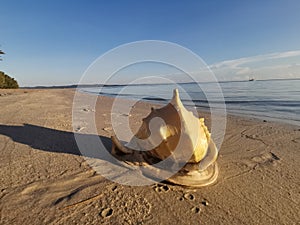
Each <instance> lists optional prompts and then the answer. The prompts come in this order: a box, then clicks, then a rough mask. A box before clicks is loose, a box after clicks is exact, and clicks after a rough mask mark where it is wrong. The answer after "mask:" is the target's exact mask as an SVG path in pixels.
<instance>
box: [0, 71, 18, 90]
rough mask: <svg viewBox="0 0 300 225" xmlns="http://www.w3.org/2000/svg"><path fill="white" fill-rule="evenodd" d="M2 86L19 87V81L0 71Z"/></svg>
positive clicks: (0, 83)
mask: <svg viewBox="0 0 300 225" xmlns="http://www.w3.org/2000/svg"><path fill="white" fill-rule="evenodd" d="M0 88H19V85H18V82H17V81H16V80H15V79H14V78H11V77H10V76H8V75H6V74H5V73H4V72H2V71H0Z"/></svg>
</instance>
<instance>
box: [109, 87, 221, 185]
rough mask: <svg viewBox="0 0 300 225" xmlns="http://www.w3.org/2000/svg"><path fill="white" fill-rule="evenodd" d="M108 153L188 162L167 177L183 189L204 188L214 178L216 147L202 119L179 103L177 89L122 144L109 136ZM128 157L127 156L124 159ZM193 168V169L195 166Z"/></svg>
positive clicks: (215, 175) (216, 171)
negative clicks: (110, 143) (136, 152)
mask: <svg viewBox="0 0 300 225" xmlns="http://www.w3.org/2000/svg"><path fill="white" fill-rule="evenodd" d="M112 141H113V149H112V153H113V154H115V153H116V152H117V151H121V152H123V153H126V154H132V156H134V155H135V154H133V153H134V152H135V150H139V151H143V155H144V158H145V160H146V161H151V160H147V159H149V158H156V159H159V160H164V159H166V158H168V157H169V158H171V159H172V160H174V162H184V163H188V164H187V165H186V166H185V167H184V168H183V170H181V171H180V172H178V173H177V174H175V175H174V176H172V177H171V178H169V179H168V180H169V181H170V182H173V183H177V184H181V185H186V186H204V185H208V184H210V183H212V182H214V181H215V180H216V178H217V175H218V170H217V166H216V164H214V163H215V160H216V158H217V155H218V151H217V148H216V146H215V144H214V143H213V141H212V140H211V135H210V133H209V131H208V129H207V127H206V126H205V124H204V118H200V119H199V118H197V117H195V116H194V115H193V113H192V112H191V111H188V110H187V109H186V108H185V107H184V106H183V104H182V102H181V100H180V98H179V94H178V90H177V89H175V90H174V95H173V98H172V100H171V101H170V102H169V103H168V104H167V105H166V106H164V107H162V108H159V109H152V110H151V113H150V114H149V115H148V116H147V117H146V118H144V119H143V123H142V126H141V127H140V129H139V130H138V132H137V133H136V135H135V136H134V137H133V138H132V139H131V141H130V142H129V143H127V144H126V145H122V144H121V143H120V141H119V140H118V139H117V138H116V137H115V136H113V137H112ZM127 158H128V157H127ZM195 165H196V166H195Z"/></svg>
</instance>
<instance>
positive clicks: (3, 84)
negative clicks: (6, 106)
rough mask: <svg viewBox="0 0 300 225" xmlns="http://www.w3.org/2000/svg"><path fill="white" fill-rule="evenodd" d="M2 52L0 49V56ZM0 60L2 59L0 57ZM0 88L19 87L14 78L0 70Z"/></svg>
mask: <svg viewBox="0 0 300 225" xmlns="http://www.w3.org/2000/svg"><path fill="white" fill-rule="evenodd" d="M3 54H5V53H4V52H3V51H2V50H0V56H1V55H3ZM0 60H2V59H1V58H0ZM0 88H19V85H18V82H17V81H16V80H15V79H14V78H12V77H10V76H8V75H7V74H5V73H4V72H2V71H0Z"/></svg>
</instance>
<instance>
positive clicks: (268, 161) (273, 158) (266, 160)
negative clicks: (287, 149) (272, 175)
mask: <svg viewBox="0 0 300 225" xmlns="http://www.w3.org/2000/svg"><path fill="white" fill-rule="evenodd" d="M279 160H280V158H279V157H278V156H277V155H275V154H274V153H273V152H266V153H263V154H260V155H257V156H254V157H252V158H251V160H249V161H247V162H246V165H247V166H248V167H251V168H254V169H255V168H256V167H257V166H268V165H273V166H276V165H277V161H279Z"/></svg>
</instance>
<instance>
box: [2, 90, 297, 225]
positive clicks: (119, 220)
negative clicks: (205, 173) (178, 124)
mask: <svg viewBox="0 0 300 225" xmlns="http://www.w3.org/2000/svg"><path fill="white" fill-rule="evenodd" d="M73 94H74V90H71V89H69V90H67V89H65V90H64V89H56V90H54V89H53V90H22V89H20V90H0V110H1V114H0V157H1V158H0V167H1V175H0V179H1V182H0V186H1V187H0V210H1V211H0V212H1V214H0V216H1V218H0V224H247V225H248V224H299V221H300V215H299V212H300V207H299V205H300V193H299V192H300V190H299V185H300V177H299V170H300V169H299V162H300V161H299V160H300V157H299V156H300V154H299V149H300V127H296V126H290V125H289V126H288V125H283V124H275V123H271V122H263V121H260V120H254V119H250V118H248V119H247V118H241V117H234V116H229V117H228V121H227V122H228V124H227V130H226V135H225V139H224V142H223V145H222V148H221V150H220V154H219V158H218V164H219V167H220V175H219V178H218V181H217V182H216V183H215V184H214V185H212V186H208V187H204V188H199V189H192V188H184V187H180V186H175V185H171V184H167V183H160V184H155V185H152V186H145V187H130V186H124V185H119V184H116V183H113V182H111V181H109V180H106V179H105V178H103V177H101V176H100V175H98V174H96V173H95V172H94V171H93V169H91V168H90V167H89V165H88V164H87V162H86V161H85V160H84V159H83V157H82V156H80V152H79V150H78V148H77V146H76V143H75V140H74V136H73V133H72V101H73ZM111 102H112V99H111V98H108V97H105V98H104V97H103V98H102V101H101V105H100V106H98V108H97V110H96V114H97V124H98V130H99V135H100V136H102V137H101V138H102V139H103V141H104V142H105V143H106V144H107V146H108V147H109V145H110V140H109V138H107V137H109V136H110V135H111V129H110V122H109V117H110V116H109V115H110V114H109V113H110V112H109V108H110V105H111ZM82 110H86V111H87V113H88V109H82ZM136 110H137V111H136V112H133V113H132V114H133V116H132V117H131V118H130V120H132V121H135V122H136V123H135V124H136V125H135V127H138V125H139V121H140V118H141V117H142V116H144V115H146V114H147V113H148V111H149V110H150V104H149V103H145V104H139V106H137V107H136ZM78 129H79V130H80V129H81V128H80V127H79V128H78ZM133 129H136V128H133Z"/></svg>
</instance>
